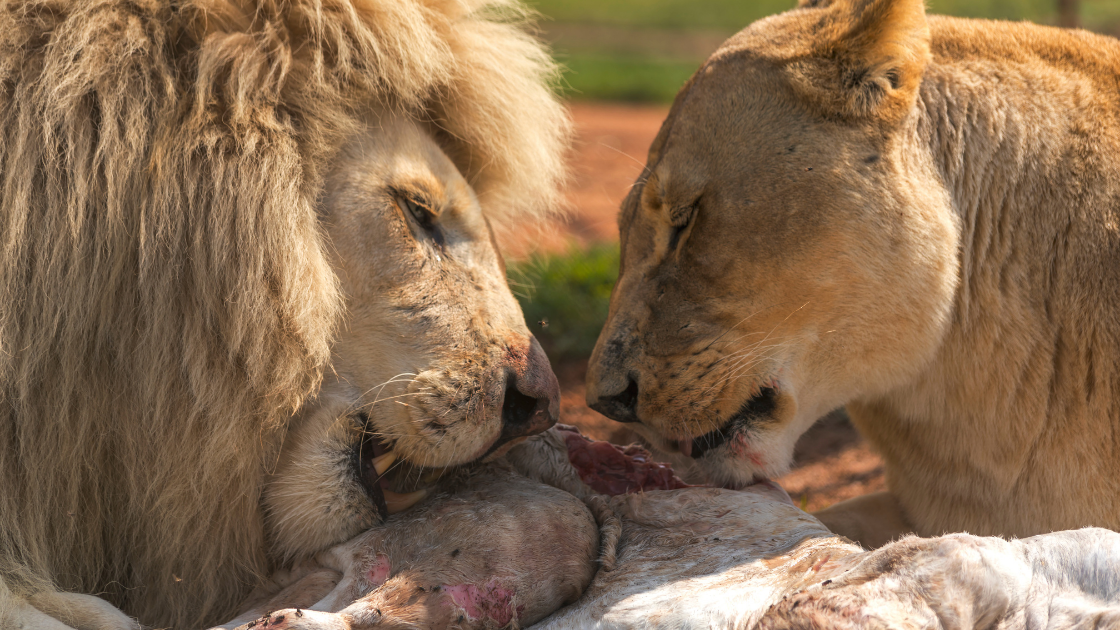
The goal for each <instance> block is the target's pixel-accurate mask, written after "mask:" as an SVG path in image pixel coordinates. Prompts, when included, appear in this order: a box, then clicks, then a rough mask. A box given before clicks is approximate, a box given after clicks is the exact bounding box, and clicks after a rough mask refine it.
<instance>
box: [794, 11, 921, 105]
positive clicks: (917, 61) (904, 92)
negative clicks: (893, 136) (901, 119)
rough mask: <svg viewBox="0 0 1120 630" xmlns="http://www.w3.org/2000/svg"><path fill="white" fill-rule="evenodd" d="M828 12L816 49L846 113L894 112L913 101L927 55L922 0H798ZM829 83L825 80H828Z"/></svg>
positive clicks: (911, 103)
mask: <svg viewBox="0 0 1120 630" xmlns="http://www.w3.org/2000/svg"><path fill="white" fill-rule="evenodd" d="M801 5H802V6H803V7H805V8H816V9H817V10H821V11H827V12H828V13H830V14H831V15H830V16H829V18H830V19H828V20H826V21H825V23H826V24H828V26H826V27H824V28H823V29H822V30H821V31H820V32H819V33H818V37H819V39H818V41H817V45H816V52H817V54H818V55H820V56H822V57H825V58H826V59H828V60H829V61H830V62H832V64H833V70H834V71H835V72H838V75H836V76H835V79H836V80H837V82H838V85H836V84H834V87H835V88H838V89H839V91H840V93H839V94H836V95H835V96H838V97H839V103H837V104H838V105H840V106H841V107H842V108H843V110H844V111H843V112H842V113H844V114H846V115H849V116H858V117H863V116H880V117H886V118H895V117H897V116H898V115H901V114H902V113H903V112H904V111H906V110H908V109H909V108H910V106H912V105H913V102H914V97H915V95H916V94H917V91H918V86H919V84H920V83H921V80H922V73H923V72H924V70H925V67H926V64H927V63H928V61H929V25H928V24H927V22H926V12H925V5H924V4H923V1H922V0H802V2H801ZM829 83H831V81H830V82H829Z"/></svg>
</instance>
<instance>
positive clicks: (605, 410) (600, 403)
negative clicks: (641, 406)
mask: <svg viewBox="0 0 1120 630" xmlns="http://www.w3.org/2000/svg"><path fill="white" fill-rule="evenodd" d="M588 406H589V407H591V408H592V409H594V410H595V411H598V412H599V413H601V414H603V415H604V416H606V417H608V418H610V419H611V420H614V421H616V422H640V420H638V413H637V411H636V408H637V406H638V381H636V380H634V377H633V376H630V377H628V379H627V384H626V389H624V390H622V391H620V392H618V393H616V394H609V395H600V396H598V397H596V399H595V400H593V401H589V404H588Z"/></svg>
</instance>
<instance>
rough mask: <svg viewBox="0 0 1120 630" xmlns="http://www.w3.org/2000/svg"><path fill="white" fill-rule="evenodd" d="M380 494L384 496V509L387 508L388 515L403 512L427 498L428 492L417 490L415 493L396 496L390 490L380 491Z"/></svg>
mask: <svg viewBox="0 0 1120 630" xmlns="http://www.w3.org/2000/svg"><path fill="white" fill-rule="evenodd" d="M381 492H382V494H384V495H385V507H387V508H389V513H390V514H396V513H397V512H403V511H405V510H407V509H408V508H410V507H412V506H414V505H416V504H417V503H419V502H420V500H421V499H423V498H424V497H426V496H428V491H427V490H424V489H420V490H417V491H416V492H409V493H408V494H397V493H396V492H392V491H390V490H382V491H381Z"/></svg>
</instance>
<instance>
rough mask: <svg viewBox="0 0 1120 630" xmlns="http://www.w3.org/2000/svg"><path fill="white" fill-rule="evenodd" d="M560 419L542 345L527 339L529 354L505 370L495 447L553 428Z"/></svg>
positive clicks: (557, 392)
mask: <svg viewBox="0 0 1120 630" xmlns="http://www.w3.org/2000/svg"><path fill="white" fill-rule="evenodd" d="M559 417H560V383H559V381H557V380H556V374H554V373H553V372H552V366H551V365H549V362H548V356H546V355H545V353H544V350H543V349H542V348H541V344H539V343H537V339H536V338H535V337H532V336H530V337H529V348H528V351H527V352H525V354H524V356H518V357H516V358H515V359H514V360H513V361H511V365H510V366H509V367H508V368H507V375H506V393H505V399H504V400H503V401H502V435H501V437H500V438H498V444H504V443H506V442H508V441H510V440H513V439H516V438H519V437H525V436H528V435H534V434H536V433H540V432H541V431H544V430H546V429H548V428H549V427H551V426H552V425H554V424H556V420H557V419H558V418H559Z"/></svg>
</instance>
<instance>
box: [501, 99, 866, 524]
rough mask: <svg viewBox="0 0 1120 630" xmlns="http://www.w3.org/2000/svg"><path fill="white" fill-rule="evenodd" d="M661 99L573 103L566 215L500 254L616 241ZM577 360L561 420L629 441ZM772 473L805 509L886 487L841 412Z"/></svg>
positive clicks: (522, 235) (565, 379) (516, 238)
mask: <svg viewBox="0 0 1120 630" xmlns="http://www.w3.org/2000/svg"><path fill="white" fill-rule="evenodd" d="M668 111H669V110H668V108H667V107H661V106H637V105H620V104H599V103H575V104H573V105H572V117H573V118H574V120H575V124H576V140H575V145H574V147H573V152H572V155H571V165H572V178H571V180H570V182H569V185H568V191H567V198H568V203H569V209H568V213H567V216H566V217H564V218H563V219H560V220H554V221H551V222H549V224H547V225H545V226H543V227H542V229H540V230H539V231H537V230H521V231H520V232H518V233H514V234H506V235H504V237H503V238H502V247H503V249H504V251H505V252H506V255H507V256H510V257H512V258H519V257H523V256H525V255H527V254H529V253H531V252H534V251H562V250H563V249H565V248H567V247H569V246H571V245H587V244H589V243H593V242H602V241H616V240H617V239H618V228H617V224H616V217H617V214H618V207H619V204H620V203H621V201H622V199H623V197H625V196H626V192H627V191H628V190H629V188H630V186H631V185H632V184H633V183H634V180H635V179H636V178H637V177H638V175H639V174H640V173H641V171H642V168H643V167H644V166H645V161H646V152H647V151H648V149H649V145H650V143H651V142H652V141H653V139H654V136H656V135H657V131H658V129H659V128H660V127H661V121H662V120H664V119H665V116H666V114H668ZM586 369H587V366H586V365H582V364H575V365H562V366H558V367H557V375H558V376H559V378H560V385H561V389H562V391H563V392H564V393H563V396H562V398H561V403H560V414H561V421H562V422H565V423H567V424H574V425H576V426H578V427H579V428H580V430H581V431H583V432H584V433H585V434H586V435H588V436H590V437H593V438H596V439H600V440H610V441H612V442H614V443H616V444H629V443H631V442H633V441H635V440H636V436H635V435H634V434H633V433H632V432H631V431H630V430H629V429H628V428H627V427H626V425H624V424H619V423H617V422H614V421H612V420H609V419H607V418H605V417H603V416H601V415H599V414H598V413H596V412H595V411H592V410H591V409H589V408H588V407H587V405H586V403H585V402H584V384H583V379H584V374H585V372H586ZM777 481H778V482H779V483H780V484H781V485H782V487H784V488H785V489H786V491H787V492H789V494H790V496H791V497H793V500H794V501H795V502H797V503H799V504H800V505H801V506H802V507H803V508H804V509H807V510H810V511H812V510H818V509H821V508H824V507H827V506H829V505H831V504H833V503H836V502H838V501H842V500H844V499H849V498H852V497H855V496H858V495H861V494H865V493H868V492H876V491H879V490H883V489H885V488H886V484H885V482H884V480H883V465H882V461H881V460H880V459H879V457H878V456H877V455H876V454H874V453H873V452H872V451H871V448H870V447H869V446H868V445H867V443H866V442H864V441H863V440H862V439H861V438H860V437H859V435H858V434H857V433H856V432H855V430H854V429H853V428H852V426H851V424H849V422H848V420H847V417H846V416H844V414H843V412H834V413H833V414H830V415H829V416H827V417H825V418H824V419H822V420H821V421H820V422H818V423H817V424H816V425H815V426H814V427H813V428H812V429H810V430H809V432H808V433H806V434H805V435H804V436H802V438H801V440H800V441H799V442H798V444H797V448H796V451H795V464H794V468H793V469H792V470H791V471H790V472H789V473H788V474H786V475H784V476H782V477H780V478H779V479H777Z"/></svg>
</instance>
